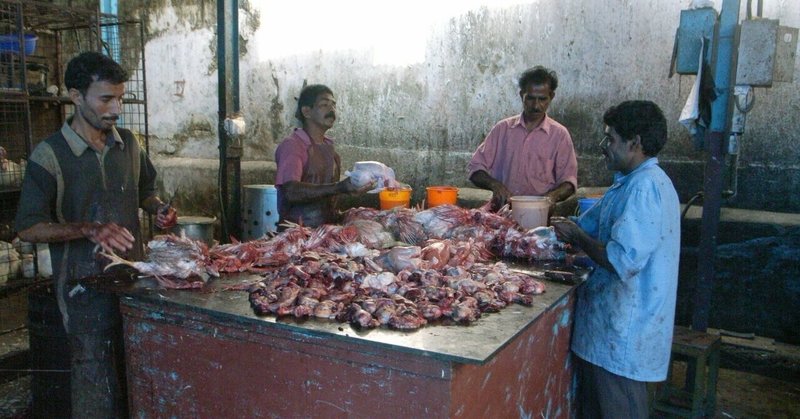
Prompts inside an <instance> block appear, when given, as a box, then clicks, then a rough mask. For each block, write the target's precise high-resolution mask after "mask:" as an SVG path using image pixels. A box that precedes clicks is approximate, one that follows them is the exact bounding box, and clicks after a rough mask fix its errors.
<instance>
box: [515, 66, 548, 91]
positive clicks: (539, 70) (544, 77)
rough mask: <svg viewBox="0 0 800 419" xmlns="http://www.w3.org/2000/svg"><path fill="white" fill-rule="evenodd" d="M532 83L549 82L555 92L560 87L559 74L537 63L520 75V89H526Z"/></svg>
mask: <svg viewBox="0 0 800 419" xmlns="http://www.w3.org/2000/svg"><path fill="white" fill-rule="evenodd" d="M531 84H547V85H548V86H550V90H552V91H554V92H555V91H556V88H558V75H557V74H556V72H555V71H553V70H551V69H549V68H547V67H542V66H540V65H537V66H536V67H531V68H529V69H527V70H525V71H523V72H522V74H520V76H519V90H525V89H526V88H527V87H528V85H531Z"/></svg>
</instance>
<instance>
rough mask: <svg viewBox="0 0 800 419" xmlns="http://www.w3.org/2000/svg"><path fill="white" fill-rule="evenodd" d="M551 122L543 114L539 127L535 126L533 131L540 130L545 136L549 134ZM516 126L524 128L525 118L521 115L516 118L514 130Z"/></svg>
mask: <svg viewBox="0 0 800 419" xmlns="http://www.w3.org/2000/svg"><path fill="white" fill-rule="evenodd" d="M552 121H553V120H552V119H550V117H549V116H548V115H547V114H545V115H544V118H543V119H542V122H540V123H539V125H537V126H536V127H534V128H533V129H535V130H536V129H541V130H542V131H544V132H545V134H549V133H550V127H551V126H552ZM517 126H522V127H523V128H525V116H524V115H523V114H519V116H518V117H517V121H516V122H515V123H514V125H513V127H514V128H516V127H517Z"/></svg>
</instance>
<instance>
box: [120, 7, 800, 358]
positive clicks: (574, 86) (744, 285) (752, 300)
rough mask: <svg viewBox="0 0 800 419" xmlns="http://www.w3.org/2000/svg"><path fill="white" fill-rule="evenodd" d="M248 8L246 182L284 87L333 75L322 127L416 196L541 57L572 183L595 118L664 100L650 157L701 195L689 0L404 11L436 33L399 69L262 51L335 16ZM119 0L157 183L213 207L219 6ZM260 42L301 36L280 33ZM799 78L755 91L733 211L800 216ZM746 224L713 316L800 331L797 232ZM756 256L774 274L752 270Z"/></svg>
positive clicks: (265, 161)
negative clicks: (141, 79)
mask: <svg viewBox="0 0 800 419" xmlns="http://www.w3.org/2000/svg"><path fill="white" fill-rule="evenodd" d="M254 3H255V2H247V1H242V2H241V4H240V7H241V10H240V14H239V17H240V26H241V29H240V43H241V51H240V75H241V83H240V85H241V106H242V111H243V114H244V116H245V118H246V120H247V123H248V132H247V135H246V138H244V144H245V153H244V156H245V160H247V161H246V162H245V164H244V167H243V171H244V176H245V181H244V182H243V183H245V184H247V183H271V182H272V181H273V180H274V170H275V167H274V163H273V159H274V157H273V153H274V149H275V147H276V145H277V144H278V143H279V141H280V140H281V138H282V137H283V136H285V135H286V134H288V133H289V132H290V131H291V129H292V127H293V126H294V123H295V121H294V119H293V116H292V115H293V113H294V108H295V103H296V102H295V99H294V98H295V97H296V96H297V94H298V93H299V90H300V88H301V87H302V85H303V83H304V82H308V83H325V84H328V85H329V86H331V87H332V88H333V90H334V91H335V93H336V96H337V99H338V103H339V119H338V121H337V124H336V127H335V128H334V129H333V130H332V131H331V134H332V135H333V136H334V137H335V138H337V139H338V143H337V144H338V149H339V151H340V153H341V154H342V157H343V162H344V164H345V166H350V165H352V163H353V162H355V161H359V160H379V161H383V162H385V163H387V164H389V165H390V166H392V167H393V168H394V169H395V171H396V173H397V175H398V177H399V178H400V180H402V181H404V182H407V183H410V184H412V185H413V186H414V187H415V194H416V195H417V196H416V197H415V199H419V198H420V195H421V193H422V191H423V190H424V188H423V187H424V186H425V185H429V184H443V183H446V184H454V185H457V186H467V181H466V179H465V177H466V173H465V165H466V162H467V160H468V159H469V157H470V155H471V153H472V151H473V150H474V149H475V147H476V146H477V145H478V144H479V143H480V141H481V140H482V139H483V137H484V136H485V134H486V132H487V131H488V130H489V129H490V128H491V127H492V125H493V124H494V123H495V122H496V121H497V120H499V119H501V118H503V117H505V116H508V115H511V114H515V113H518V112H519V111H520V109H521V105H520V102H519V98H518V96H517V88H516V78H517V75H518V74H519V73H520V72H521V71H522V70H523V69H525V68H527V67H530V66H532V65H536V64H542V65H546V66H549V67H551V68H553V69H555V70H557V71H558V73H559V75H560V78H561V82H560V86H559V88H558V91H557V96H556V99H555V101H554V103H553V105H552V107H551V112H550V113H551V115H552V116H553V117H554V118H556V119H557V120H559V121H561V122H562V123H564V124H565V125H566V126H567V127H568V128H569V129H570V130H571V132H572V135H573V139H574V142H575V146H576V149H577V151H578V155H579V165H580V171H579V183H580V185H581V186H605V185H608V184H609V183H610V179H611V178H610V174H609V173H607V171H606V170H605V168H604V165H603V164H602V161H601V159H600V156H599V154H598V150H597V146H596V145H597V142H598V139H599V137H600V136H601V135H600V132H601V131H602V125H601V120H600V118H601V115H602V112H603V111H604V110H605V109H606V108H607V107H609V106H610V105H612V104H615V103H617V102H619V101H622V100H626V99H640V98H645V99H651V100H654V101H656V102H657V103H658V104H659V105H661V107H662V108H663V109H664V111H665V114H666V116H667V118H668V120H669V121H670V124H669V129H670V140H669V143H668V145H667V147H666V148H665V149H664V151H663V152H662V153H661V156H660V159H661V161H662V164H663V166H664V167H665V168H666V170H667V171H668V173H669V174H670V176H671V177H672V179H673V181H674V183H675V185H676V188H677V189H678V192H679V194H680V196H681V199H682V201H683V202H686V201H687V200H688V199H689V197H691V196H692V195H693V194H694V193H695V192H697V191H699V190H701V189H702V176H703V168H704V160H705V154H704V153H703V152H700V151H697V150H695V149H694V146H693V142H692V139H691V138H690V136H689V135H688V133H687V132H686V130H685V129H684V128H683V127H682V126H680V125H679V124H678V123H677V122H676V120H677V118H678V115H679V113H680V111H681V108H682V107H683V104H684V101H685V99H686V96H687V95H688V93H689V90H690V88H691V85H692V83H693V82H694V77H693V76H674V77H673V78H668V77H667V75H668V72H669V66H670V57H671V55H672V47H673V40H674V36H675V30H676V28H677V26H678V21H679V16H680V10H681V9H682V8H683V7H685V6H686V4H688V1H680V2H676V1H673V0H636V1H631V0H609V1H592V0H540V1H534V2H529V3H526V4H520V5H516V6H509V7H506V8H501V9H497V8H492V9H489V8H480V7H479V8H476V9H474V10H471V11H469V12H467V13H463V14H460V15H457V16H454V17H453V18H452V19H450V20H448V21H446V22H442V23H441V24H439V25H436V26H432V27H418V26H415V25H414V22H409V24H408V29H407V30H409V31H426V32H428V34H429V36H428V41H427V49H426V57H425V60H424V61H423V62H420V63H415V64H410V65H403V66H390V65H375V64H374V63H373V62H374V57H375V51H374V50H368V49H353V50H328V49H326V50H321V49H320V50H316V51H312V52H302V53H297V54H292V55H281V56H270V57H266V59H264V57H261V56H259V55H258V54H256V53H255V51H257V50H258V49H259V45H256V44H255V42H256V40H257V38H258V37H257V36H256V32H257V31H258V30H259V28H262V27H265V26H267V25H274V24H276V22H278V21H279V20H280V19H293V20H295V21H297V24H298V30H305V31H318V32H319V35H318V36H320V37H324V36H325V34H326V31H331V30H336V25H335V22H332V24H331V26H330V27H327V26H323V27H310V28H306V27H303V25H302V23H303V19H302V15H300V10H298V14H297V15H294V16H285V15H271V14H270V13H269V12H268V11H267V12H265V11H262V10H259V9H257V8H255V7H254ZM488 3H489V2H487V4H488ZM717 3H718V4H719V3H720V2H717ZM742 3H745V2H742ZM120 7H121V11H122V13H123V14H128V15H132V16H136V17H139V16H141V17H142V18H143V19H144V21H145V22H146V28H147V38H148V42H147V45H146V52H147V55H146V56H147V81H148V98H149V111H150V112H149V113H150V133H151V134H152V138H151V141H150V144H151V152H152V154H153V156H154V158H155V159H156V165H157V166H158V168H159V169H160V171H161V174H162V177H161V188H162V190H163V191H164V192H165V193H166V194H167V195H171V194H172V193H174V191H175V190H176V188H177V189H178V190H179V192H178V194H179V199H180V198H183V199H181V200H180V205H181V208H182V210H183V211H186V212H189V213H204V214H209V213H213V212H215V211H216V209H217V208H218V204H217V202H216V196H215V191H216V170H217V163H216V158H217V144H218V139H217V133H216V124H217V97H216V92H217V75H216V62H215V61H216V60H215V54H216V38H215V23H216V21H215V19H216V3H215V2H212V1H210V0H189V1H183V2H180V5H178V3H177V2H175V3H174V4H173V3H172V2H170V1H169V0H160V1H155V2H152V1H148V2H145V1H144V0H139V1H126V2H123V4H121V5H120ZM340 7H341V8H347V7H348V6H347V3H346V2H344V3H342V4H341V5H340ZM742 9H744V4H743V5H742ZM309 10H311V9H309ZM309 10H305V12H308V13H310V11H309ZM352 12H353V13H356V12H357V11H356V10H353V11H352ZM420 13H424V11H420ZM744 14H745V11H744V10H742V15H743V16H744ZM764 16H766V17H769V18H773V19H780V21H781V24H782V25H785V26H793V27H799V26H800V3H799V2H794V1H771V0H765V1H764ZM364 36H370V34H369V33H365V34H364ZM270 42H275V43H281V44H286V43H293V42H296V38H295V37H294V36H293V34H292V33H287V34H286V36H285V37H284V36H281V37H277V38H276V39H272V40H270ZM798 68H800V62H796V63H795V72H794V77H795V79H800V71H799V70H798ZM798 83H800V82H799V81H797V80H796V81H795V82H794V83H791V84H789V83H776V84H775V85H774V86H773V87H772V88H769V89H764V88H758V89H756V106H755V108H754V109H753V110H752V112H750V113H749V114H748V121H747V127H746V130H745V135H744V141H743V144H742V155H741V162H740V166H741V168H740V170H739V175H738V180H739V188H738V195H737V196H736V197H735V199H733V200H732V201H730V202H728V203H727V204H726V206H728V207H733V208H743V209H761V210H768V211H778V212H793V213H797V212H800V193H798V190H799V189H800V188H798V184H799V183H800V170H798V169H800V166H798V164H797V161H798V155H800V130H798V127H800V121H798V118H799V117H800V89H798V88H797V87H798ZM186 212H184V213H186ZM759 223H760V222H759ZM760 224H764V223H760ZM766 224H767V225H770V226H771V225H772V223H770V222H766ZM749 226H750V224H747V223H741V222H738V223H732V224H724V225H723V227H722V228H723V231H724V232H726V234H723V235H721V237H720V240H726V241H721V243H725V244H723V245H722V246H721V247H720V255H719V257H718V261H717V262H718V265H717V266H718V268H717V270H718V272H719V277H718V278H717V282H716V284H715V297H714V298H715V299H714V301H713V303H712V304H713V312H712V325H714V326H716V327H723V328H731V329H734V328H736V327H737V326H741V325H747V327H748V328H750V331H755V332H758V333H759V334H761V333H763V334H765V335H766V336H772V337H775V338H777V339H779V340H783V341H790V342H794V341H796V336H797V333H796V332H797V327H796V324H797V320H798V319H797V314H789V315H787V314H785V313H796V312H797V310H796V307H797V301H798V299H799V298H800V293H798V288H799V287H798V286H797V284H798V282H800V278H798V277H797V275H796V274H797V272H796V269H794V270H792V269H786V266H792V265H791V262H792V261H793V260H794V259H793V258H795V256H796V248H797V247H796V244H797V240H796V236H797V234H798V230H797V229H792V228H789V227H780V228H778V230H775V229H774V228H773V229H772V230H770V228H766V229H764V230H762V231H763V235H760V236H752V235H749V234H746V233H747V231H748V229H750V227H749ZM773 230H774V231H773ZM696 231H697V229H696V226H694V227H692V226H691V225H689V226H687V228H686V230H685V239H686V238H688V239H689V240H688V241H685V245H684V254H683V261H682V267H681V272H682V275H681V305H680V307H679V310H678V315H679V320H681V321H683V322H684V323H685V322H686V321H688V318H689V317H690V315H689V311H690V310H691V295H692V292H691V288H692V287H693V281H694V278H695V276H696V274H695V267H696V264H697V257H696V247H695V246H696V244H692V243H694V242H693V241H692V238H696ZM770 231H772V232H770ZM727 233H730V234H727ZM722 236H725V237H727V238H725V237H722ZM781 243H785V244H781ZM726 246H727V247H726ZM763 246H766V247H768V248H770V249H773V250H771V251H770V252H768V253H769V254H768V255H764V254H763V253H761V252H757V251H756V250H758V249H760V248H761V247H763ZM742 254H748V255H751V256H752V257H750V258H742V257H741V255H742ZM737 261H739V262H737ZM787 261H788V262H787ZM740 262H741V263H748V262H749V265H747V266H750V267H752V269H743V268H742V265H741V264H739V263H740ZM761 262H764V263H766V265H768V266H769V268H764V269H758V267H757V266H759V265H758V264H759V263H761ZM787 263H788V264H789V265H787ZM776 276H781V278H782V279H781V282H780V286H779V287H775V286H774V284H775V283H774V282H772V281H771V279H772V278H775V277H776ZM770 286H771V287H772V288H769V291H766V290H765V289H766V288H768V287H770ZM754 290H755V291H758V290H765V291H764V292H756V293H754V292H752V291H754ZM779 294H781V295H779ZM771 302H777V303H776V304H771ZM731 307H738V308H742V307H750V308H753V309H754V310H756V308H757V307H775V309H774V310H773V309H769V310H766V309H765V310H763V311H758V310H756V311H755V312H754V311H752V310H749V309H748V310H744V309H736V310H731ZM776 313H784V314H779V315H778V314H776ZM787 316H788V317H787ZM739 331H743V330H739Z"/></svg>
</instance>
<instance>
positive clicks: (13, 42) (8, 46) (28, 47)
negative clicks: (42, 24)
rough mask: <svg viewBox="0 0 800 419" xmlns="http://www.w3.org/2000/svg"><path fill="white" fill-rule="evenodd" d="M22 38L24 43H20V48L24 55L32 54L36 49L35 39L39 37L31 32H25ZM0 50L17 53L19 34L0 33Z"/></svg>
mask: <svg viewBox="0 0 800 419" xmlns="http://www.w3.org/2000/svg"><path fill="white" fill-rule="evenodd" d="M23 39H24V44H23V45H22V50H23V51H24V52H25V55H31V54H33V52H34V51H36V41H37V40H38V39H39V37H38V36H36V35H34V34H32V33H26V34H25V35H23ZM0 52H15V53H19V52H20V44H19V35H17V34H9V35H0Z"/></svg>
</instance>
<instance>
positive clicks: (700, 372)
mask: <svg viewBox="0 0 800 419" xmlns="http://www.w3.org/2000/svg"><path fill="white" fill-rule="evenodd" d="M720 346H721V339H720V337H719V336H718V335H710V334H708V333H703V332H696V331H694V330H692V329H690V328H688V327H683V326H675V332H674V334H673V339H672V356H671V359H670V364H669V372H668V373H667V381H666V382H664V383H663V384H661V385H660V386H659V389H658V390H657V393H656V400H655V403H654V406H653V409H654V410H655V411H657V412H663V413H668V414H672V415H677V416H681V417H687V418H701V417H713V416H714V411H715V410H716V407H717V376H718V374H719V353H720ZM676 361H685V362H686V380H685V381H684V386H683V387H676V386H675V385H674V384H673V383H672V372H673V371H672V370H673V367H674V363H675V362H676Z"/></svg>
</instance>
